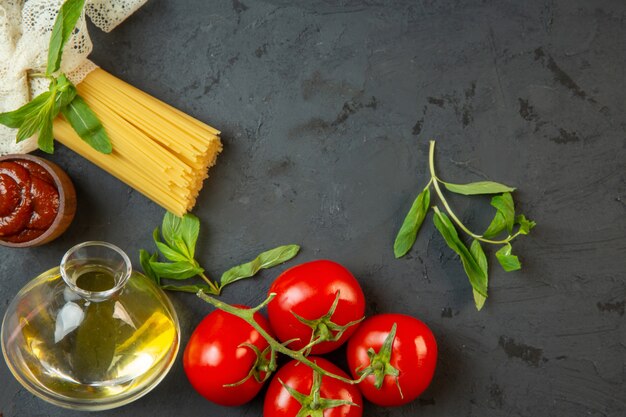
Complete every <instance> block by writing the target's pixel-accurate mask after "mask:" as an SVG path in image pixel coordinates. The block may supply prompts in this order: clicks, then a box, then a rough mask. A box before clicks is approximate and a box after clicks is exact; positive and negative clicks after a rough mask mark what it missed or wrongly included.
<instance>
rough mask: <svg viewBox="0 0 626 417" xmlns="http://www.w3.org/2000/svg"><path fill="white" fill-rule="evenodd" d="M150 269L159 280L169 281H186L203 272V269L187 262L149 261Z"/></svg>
mask: <svg viewBox="0 0 626 417" xmlns="http://www.w3.org/2000/svg"><path fill="white" fill-rule="evenodd" d="M150 267H152V270H153V271H154V272H155V273H156V274H157V275H159V276H160V277H161V278H169V279H187V278H191V277H194V276H196V275H198V274H201V273H202V272H204V269H202V268H200V267H197V266H195V265H193V264H192V263H190V262H187V261H181V262H174V263H167V262H152V261H150Z"/></svg>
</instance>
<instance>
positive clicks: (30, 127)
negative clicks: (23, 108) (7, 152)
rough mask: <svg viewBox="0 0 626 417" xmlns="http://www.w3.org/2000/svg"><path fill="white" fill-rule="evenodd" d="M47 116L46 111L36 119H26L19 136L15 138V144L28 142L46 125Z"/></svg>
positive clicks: (35, 117) (18, 131)
mask: <svg viewBox="0 0 626 417" xmlns="http://www.w3.org/2000/svg"><path fill="white" fill-rule="evenodd" d="M45 116H46V112H45V111H41V112H40V113H39V114H37V115H36V116H34V117H31V118H30V119H26V120H25V121H24V123H23V124H22V126H20V128H19V129H18V130H17V136H16V138H15V142H17V143H20V142H21V141H23V140H26V139H28V138H30V137H31V136H33V135H34V134H35V133H37V130H38V129H39V128H40V127H41V124H42V123H44V120H45Z"/></svg>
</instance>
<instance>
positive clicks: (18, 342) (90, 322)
mask: <svg viewBox="0 0 626 417" xmlns="http://www.w3.org/2000/svg"><path fill="white" fill-rule="evenodd" d="M179 337H180V328H179V324H178V319H177V317H176V313H175V311H174V308H173V306H172V304H171V303H170V301H169V299H168V298H167V296H166V295H165V294H164V293H163V291H162V290H161V289H160V288H159V287H158V286H157V285H156V284H155V283H154V282H152V281H151V280H150V279H149V278H147V277H145V276H144V275H142V274H139V273H137V272H134V271H133V270H132V266H131V263H130V260H129V259H128V256H126V254H125V253H124V252H123V251H122V250H121V249H119V248H118V247H116V246H114V245H112V244H109V243H106V242H85V243H81V244H79V245H76V246H74V247H73V248H71V249H70V250H69V251H68V252H67V253H66V254H65V256H64V257H63V259H62V261H61V265H60V266H59V267H57V268H54V269H51V270H49V271H47V272H44V273H43V274H41V275H40V276H38V277H37V278H35V279H34V280H32V281H31V282H30V283H28V284H27V285H26V286H25V287H24V288H23V289H22V290H21V291H20V292H19V293H18V294H17V296H16V297H15V298H14V299H13V301H12V302H11V304H10V305H9V307H8V309H7V312H6V314H5V317H4V320H3V323H2V331H1V341H2V352H3V355H4V358H5V360H6V362H7V364H8V366H9V369H10V370H11V372H12V373H13V375H14V376H15V378H16V379H17V380H18V381H19V382H20V383H21V384H22V385H23V386H24V387H25V388H27V389H28V390H29V391H30V392H32V393H33V394H35V395H37V396H38V397H40V398H42V399H44V400H46V401H48V402H51V403H53V404H56V405H59V406H62V407H67V408H74V409H81V410H103V409H109V408H114V407H118V406H121V405H124V404H126V403H128V402H130V401H133V400H135V399H137V398H139V397H140V396H142V395H144V394H146V393H147V392H148V391H150V390H151V389H152V388H154V387H155V386H156V385H157V384H158V383H159V382H160V381H161V380H162V379H163V377H164V376H165V375H166V373H167V372H168V371H169V369H170V368H171V366H172V364H173V363H174V360H175V358H176V354H177V352H178V348H179V345H180V339H179Z"/></svg>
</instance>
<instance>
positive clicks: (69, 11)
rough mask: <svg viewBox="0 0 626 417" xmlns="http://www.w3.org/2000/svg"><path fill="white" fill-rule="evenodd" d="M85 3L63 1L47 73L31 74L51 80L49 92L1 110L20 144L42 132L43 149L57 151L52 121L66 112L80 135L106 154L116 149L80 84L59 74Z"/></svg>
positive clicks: (2, 120) (39, 141)
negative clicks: (78, 85) (81, 92)
mask: <svg viewBox="0 0 626 417" xmlns="http://www.w3.org/2000/svg"><path fill="white" fill-rule="evenodd" d="M84 5H85V0H67V1H66V2H65V3H63V6H61V9H60V10H59V14H58V15H57V18H56V20H55V22H54V26H53V27H52V34H51V36H50V45H49V49H48V63H47V66H46V72H45V74H31V76H33V77H45V78H47V79H48V80H49V81H50V85H49V87H48V91H46V92H44V93H42V94H40V95H39V96H37V97H35V98H34V99H33V100H32V101H30V102H29V103H26V104H25V105H23V106H22V107H20V108H19V109H17V110H14V111H10V112H6V113H0V123H1V124H3V125H5V126H7V127H10V128H13V129H17V136H16V142H17V143H19V142H21V141H23V140H25V139H28V138H30V137H31V136H33V135H34V134H36V133H38V136H39V137H38V139H37V145H38V146H39V149H41V150H42V151H44V152H47V153H53V152H54V136H53V133H52V121H53V120H54V118H55V117H57V116H58V114H59V113H62V114H63V117H64V118H65V119H66V120H67V121H68V122H69V123H70V125H71V126H72V128H73V129H74V130H75V131H76V133H77V134H78V136H80V137H81V139H83V140H84V141H85V142H87V143H88V144H89V145H91V147H93V148H94V149H96V150H97V151H99V152H102V153H105V154H108V153H111V152H112V146H111V141H110V140H109V137H108V135H107V133H106V131H105V130H104V127H103V126H102V123H101V122H100V120H99V119H98V116H96V114H95V113H94V112H93V110H91V108H89V106H88V105H87V103H86V102H85V101H84V100H83V99H82V98H81V97H80V96H79V95H78V94H77V93H76V87H75V86H74V85H73V84H72V83H71V82H70V80H68V79H67V77H66V76H65V75H64V74H58V71H59V69H60V68H61V57H62V55H63V48H64V47H65V44H66V43H67V41H68V40H69V39H70V37H71V36H72V32H73V31H74V27H75V26H76V22H78V19H79V18H80V16H81V14H82V11H83V7H84Z"/></svg>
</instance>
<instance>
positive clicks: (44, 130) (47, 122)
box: [37, 113, 54, 154]
mask: <svg viewBox="0 0 626 417" xmlns="http://www.w3.org/2000/svg"><path fill="white" fill-rule="evenodd" d="M52 118H53V115H52V113H47V114H46V115H45V117H44V118H43V120H42V123H41V128H40V130H39V137H38V138H37V146H39V149H41V150H42V151H44V152H46V153H49V154H52V153H54V136H53V135H52Z"/></svg>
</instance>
